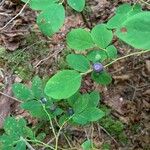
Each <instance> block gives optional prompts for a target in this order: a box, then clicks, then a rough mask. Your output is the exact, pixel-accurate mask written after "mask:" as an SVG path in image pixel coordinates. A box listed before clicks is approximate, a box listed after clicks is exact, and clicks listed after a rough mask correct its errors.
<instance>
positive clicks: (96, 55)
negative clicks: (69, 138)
mask: <svg viewBox="0 0 150 150" xmlns="http://www.w3.org/2000/svg"><path fill="white" fill-rule="evenodd" d="M22 1H23V2H25V3H27V5H28V6H29V7H30V8H31V9H33V10H36V11H37V12H38V13H39V14H38V15H37V24H38V26H39V29H40V30H41V32H42V33H43V34H44V35H46V36H52V35H53V34H54V33H56V32H58V31H59V29H60V28H61V27H62V26H63V23H64V20H65V9H64V5H63V3H64V1H63V0H62V1H58V0H42V1H39V0H30V1H29V0H22ZM66 3H67V5H68V6H70V7H71V8H72V9H74V10H75V11H77V12H81V11H82V10H83V9H84V6H85V0H67V1H66ZM114 37H117V38H118V39H120V40H121V41H124V42H125V43H127V44H128V45H130V46H131V47H134V48H135V49H136V50H137V51H136V52H134V53H131V54H128V55H126V56H123V57H118V54H117V48H116V47H115V46H114V45H113V42H112V40H113V38H114ZM149 39H150V12H148V11H143V10H142V8H141V6H140V5H138V4H134V5H130V4H123V5H120V6H119V7H118V8H117V9H116V11H115V15H114V16H113V17H112V18H111V19H110V20H108V22H107V23H102V24H98V25H96V26H94V27H93V28H92V29H91V30H90V29H83V28H75V29H72V30H71V31H70V32H69V33H68V34H67V36H66V43H67V46H68V48H70V49H71V50H72V52H73V53H71V54H69V55H67V56H66V62H67V64H68V67H67V68H66V69H65V70H60V71H58V72H57V73H56V74H55V75H53V76H52V77H50V78H49V80H48V81H47V82H46V83H45V82H44V81H43V79H41V78H39V77H38V76H35V77H34V78H33V80H32V85H31V87H28V86H26V85H25V84H23V83H14V84H13V86H12V91H13V94H14V96H15V97H16V98H17V99H18V100H20V107H21V108H22V109H24V110H26V111H28V112H29V113H30V114H31V116H32V117H36V118H38V119H39V120H41V121H43V122H49V126H50V130H51V131H52V132H53V135H54V137H55V139H54V142H52V144H46V143H44V142H42V140H43V139H44V138H45V136H44V137H43V138H42V139H41V138H38V135H37V134H36V132H35V131H33V130H32V129H31V128H29V127H27V123H26V121H25V120H24V119H15V118H14V117H8V118H7V119H6V120H5V123H4V131H5V132H4V134H3V135H2V136H0V143H1V144H0V146H1V149H2V150H5V149H7V150H8V149H9V150H26V149H33V147H36V146H43V147H45V148H47V149H54V150H58V149H61V148H59V145H58V142H59V136H60V134H61V131H62V129H63V127H64V126H65V125H66V124H70V125H81V126H84V125H87V124H90V123H92V122H98V121H100V123H101V124H102V125H104V127H105V126H106V127H107V120H108V119H107V116H106V112H105V111H104V110H103V109H101V107H100V105H101V104H100V100H101V94H100V93H99V92H98V91H91V92H90V93H84V94H83V93H81V92H80V89H81V87H82V82H84V80H83V78H84V76H87V75H90V76H91V79H92V80H93V81H94V82H95V83H97V84H101V85H103V86H107V85H109V84H110V83H111V82H112V77H111V75H110V74H109V72H108V71H107V68H108V67H110V66H111V65H112V64H113V63H115V62H116V61H118V60H121V59H124V58H126V57H129V56H132V55H140V54H143V53H147V52H148V51H149V50H150V40H149ZM108 117H109V116H108ZM103 118H105V119H103ZM102 119H103V120H102ZM101 120H102V121H101ZM109 120H110V119H109ZM113 123H114V124H115V122H113V121H111V125H112V124H113ZM111 125H110V126H111ZM108 128H109V127H108ZM111 128H112V130H113V129H115V130H116V131H114V132H117V131H118V130H119V129H117V128H115V127H114V128H113V127H112V126H111ZM109 129H110V128H109ZM112 130H111V132H113V131H112ZM120 130H122V128H121V129H120ZM120 130H119V131H118V132H120ZM114 134H115V133H114ZM39 139H40V140H39ZM32 146H33V147H32ZM81 147H82V148H83V150H91V149H92V150H94V149H95V150H96V147H95V146H94V144H93V143H92V141H91V140H90V139H87V141H85V142H84V143H83V144H82V145H81Z"/></svg>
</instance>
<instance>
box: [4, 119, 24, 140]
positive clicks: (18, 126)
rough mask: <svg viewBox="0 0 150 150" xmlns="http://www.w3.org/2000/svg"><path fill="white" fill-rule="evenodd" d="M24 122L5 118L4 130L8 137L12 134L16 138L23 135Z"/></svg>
mask: <svg viewBox="0 0 150 150" xmlns="http://www.w3.org/2000/svg"><path fill="white" fill-rule="evenodd" d="M25 126H26V121H25V120H24V119H19V120H16V119H15V118H13V117H7V118H6V119H5V122H4V130H5V132H6V133H7V134H8V135H11V134H14V135H16V136H18V137H20V136H21V135H23V134H24V128H25Z"/></svg>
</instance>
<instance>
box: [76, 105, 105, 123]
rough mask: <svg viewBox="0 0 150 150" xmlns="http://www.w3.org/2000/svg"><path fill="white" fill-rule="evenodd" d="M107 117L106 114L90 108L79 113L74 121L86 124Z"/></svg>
mask: <svg viewBox="0 0 150 150" xmlns="http://www.w3.org/2000/svg"><path fill="white" fill-rule="evenodd" d="M104 116H105V113H104V112H103V111H102V110H100V109H98V108H95V107H90V108H87V109H85V110H84V111H82V112H81V113H77V114H75V115H74V116H73V121H74V122H76V123H79V124H82V125H84V124H86V123H87V122H91V121H92V122H93V121H97V120H99V119H101V118H102V117H104Z"/></svg>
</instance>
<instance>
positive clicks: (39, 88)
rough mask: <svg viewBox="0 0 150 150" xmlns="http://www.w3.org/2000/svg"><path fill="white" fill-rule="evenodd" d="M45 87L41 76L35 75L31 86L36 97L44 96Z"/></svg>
mask: <svg viewBox="0 0 150 150" xmlns="http://www.w3.org/2000/svg"><path fill="white" fill-rule="evenodd" d="M43 88H44V87H43V83H42V80H41V78H39V77H38V76H35V77H34V78H33V80H32V87H31V90H32V92H33V94H34V97H36V98H37V99H40V98H42V97H43V96H44V94H43Z"/></svg>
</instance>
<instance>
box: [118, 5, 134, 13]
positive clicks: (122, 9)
mask: <svg viewBox="0 0 150 150" xmlns="http://www.w3.org/2000/svg"><path fill="white" fill-rule="evenodd" d="M131 9H132V6H131V5H130V4H128V3H125V4H122V5H120V6H119V7H118V8H117V10H116V13H117V14H126V13H128V12H129V11H131Z"/></svg>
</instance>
